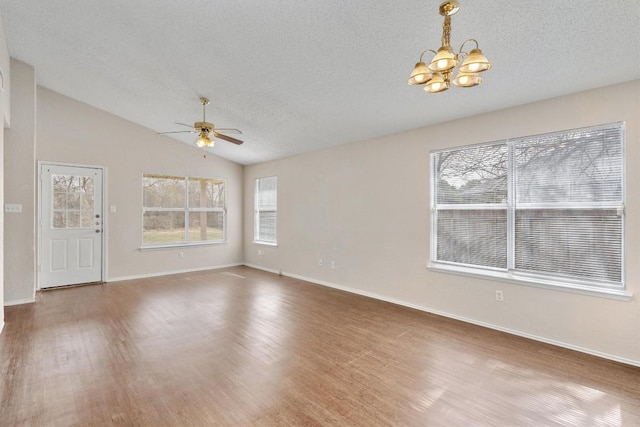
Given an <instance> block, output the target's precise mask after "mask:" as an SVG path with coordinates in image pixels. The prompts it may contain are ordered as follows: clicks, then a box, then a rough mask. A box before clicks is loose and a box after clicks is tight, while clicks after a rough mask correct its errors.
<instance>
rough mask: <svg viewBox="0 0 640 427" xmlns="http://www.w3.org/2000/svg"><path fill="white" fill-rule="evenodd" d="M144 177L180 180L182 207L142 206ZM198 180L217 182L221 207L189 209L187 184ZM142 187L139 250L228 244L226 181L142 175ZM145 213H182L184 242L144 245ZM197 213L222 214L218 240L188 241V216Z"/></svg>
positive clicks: (153, 174) (165, 175) (152, 174)
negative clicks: (221, 195)
mask: <svg viewBox="0 0 640 427" xmlns="http://www.w3.org/2000/svg"><path fill="white" fill-rule="evenodd" d="M145 177H157V178H169V179H182V180H183V181H184V192H185V194H184V202H183V203H184V204H183V206H182V207H172V208H167V207H146V206H144V179H145ZM200 180H207V181H208V180H213V181H219V182H220V183H222V186H223V200H224V203H223V207H212V208H202V207H190V206H189V182H193V181H196V182H198V181H200ZM141 183H142V184H143V187H142V190H143V191H142V203H141V205H142V214H141V217H140V218H141V229H142V233H141V239H142V242H141V245H140V250H143V251H144V250H154V249H164V248H179V247H191V246H210V245H220V244H226V243H228V240H227V180H225V179H221V178H208V177H207V178H205V177H201V176H197V177H196V176H186V175H185V176H178V175H168V174H159V173H146V172H145V173H143V174H142V177H141ZM146 212H180V213H184V238H185V239H184V240H183V241H176V242H169V243H151V244H145V243H144V215H145V213H146ZM197 212H220V213H222V238H220V239H210V240H195V241H192V240H190V236H189V214H191V213H197Z"/></svg>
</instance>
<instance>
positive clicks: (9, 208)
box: [4, 203, 22, 213]
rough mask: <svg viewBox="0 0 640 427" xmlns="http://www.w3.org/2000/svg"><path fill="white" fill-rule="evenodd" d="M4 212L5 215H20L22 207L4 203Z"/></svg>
mask: <svg viewBox="0 0 640 427" xmlns="http://www.w3.org/2000/svg"><path fill="white" fill-rule="evenodd" d="M4 211H5V212H7V213H22V205H21V204H19V203H5V205H4Z"/></svg>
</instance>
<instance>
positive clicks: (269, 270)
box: [243, 262, 293, 277]
mask: <svg viewBox="0 0 640 427" xmlns="http://www.w3.org/2000/svg"><path fill="white" fill-rule="evenodd" d="M243 265H245V266H247V267H251V268H255V269H256V270H262V271H266V272H268V273H274V274H282V273H281V271H280V270H275V269H273V268H267V267H263V266H261V265H256V264H247V263H246V262H245V263H244V264H243ZM289 277H293V276H289Z"/></svg>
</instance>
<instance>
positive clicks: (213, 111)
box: [0, 0, 640, 164]
mask: <svg viewBox="0 0 640 427" xmlns="http://www.w3.org/2000/svg"><path fill="white" fill-rule="evenodd" d="M460 3H461V8H460V11H459V12H458V13H457V14H456V15H454V16H453V17H452V31H451V39H452V46H453V47H454V49H456V50H457V49H458V48H459V46H460V44H461V43H462V42H463V41H464V40H466V39H468V38H475V39H477V40H478V42H479V44H480V47H481V48H482V50H483V52H484V53H485V55H486V56H487V57H488V58H489V60H490V61H491V62H492V64H493V68H492V69H491V70H489V71H488V72H486V73H485V75H484V83H483V84H482V85H480V86H478V87H475V88H469V89H461V88H452V89H451V90H449V91H448V92H445V93H440V94H428V93H425V92H424V91H422V90H421V89H422V88H421V87H412V86H408V85H407V83H406V80H407V78H408V76H409V73H410V72H411V70H412V68H413V65H414V64H415V63H416V62H417V60H418V57H419V55H420V53H421V52H422V51H423V50H425V49H437V48H438V47H439V46H440V38H441V32H442V21H443V18H442V17H441V16H440V15H439V14H438V6H439V4H440V1H439V0H435V1H434V0H428V1H427V0H396V1H388V2H387V1H385V2H382V1H380V2H372V1H370V0H321V1H317V0H314V1H310V0H276V1H264V0H260V1H259V0H243V1H220V0H217V1H216V0H213V1H212V0H192V1H188V2H186V1H182V2H181V1H175V0H153V1H150V0H136V1H124V0H82V1H64V0H47V1H42V0H0V13H1V14H2V18H3V21H4V26H5V32H6V34H7V41H8V45H9V51H10V54H11V56H12V57H14V58H16V59H19V60H21V61H24V62H27V63H29V64H31V65H33V66H34V67H35V69H36V76H37V80H38V84H40V85H42V86H45V87H48V88H50V89H52V90H55V91H57V92H60V93H62V94H64V95H67V96H69V97H71V98H74V99H77V100H79V101H82V102H85V103H87V104H90V105H93V106H95V107H98V108H100V109H103V110H106V111H108V112H110V113H113V114H115V115H117V116H120V117H122V118H124V119H127V120H130V121H132V122H135V123H138V124H140V125H143V126H145V127H147V128H149V129H152V130H154V131H157V132H161V131H170V130H176V127H177V126H176V125H175V124H174V122H186V123H193V122H194V121H196V120H198V119H199V118H200V117H201V106H200V104H199V101H198V98H199V97H200V96H207V97H209V98H210V99H211V105H210V106H209V108H208V111H207V113H208V117H207V118H208V119H211V121H213V122H214V123H215V124H216V126H219V127H232V128H239V129H242V130H243V135H242V139H244V141H245V143H244V145H242V146H235V145H233V144H229V143H227V142H224V141H220V142H219V143H217V144H216V146H215V147H214V148H213V149H212V152H213V153H215V154H217V155H219V156H221V157H224V158H227V159H230V160H232V161H235V162H238V163H241V164H252V163H257V162H262V161H266V160H271V159H276V158H281V157H286V156H291V155H294V154H298V153H302V152H305V151H311V150H317V149H321V148H323V147H329V146H332V145H337V144H343V143H347V142H351V141H357V140H365V139H368V138H372V137H376V136H382V135H388V134H393V133H396V132H401V131H404V130H408V129H414V128H418V127H422V126H427V125H430V124H434V123H439V122H444V121H448V120H452V119H456V118H461V117H466V116H471V115H475V114H478V113H482V112H486V111H492V110H498V109H502V108H507V107H511V106H514V105H519V104H524V103H529V102H533V101H537V100H541V99H546V98H551V97H555V96H560V95H564V94H568V93H572V92H578V91H582V90H586V89H590V88H595V87H600V86H606V85H609V84H615V83H619V82H623V81H627V80H633V79H638V78H640V2H638V1H637V0H619V1H615V2H611V1H602V0H574V1H570V2H560V1H556V0H536V1H533V0H532V1H523V2H517V1H512V0H511V1H507V0H466V1H465V0H460ZM630 96H634V95H633V94H630ZM635 96H638V94H635ZM176 138H179V139H180V140H181V141H183V142H185V143H189V144H193V141H194V139H193V136H191V135H189V134H187V135H185V136H181V135H178V136H176ZM131 143H132V144H135V141H132V142H131Z"/></svg>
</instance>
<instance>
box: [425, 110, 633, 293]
mask: <svg viewBox="0 0 640 427" xmlns="http://www.w3.org/2000/svg"><path fill="white" fill-rule="evenodd" d="M612 128H618V129H619V132H620V138H621V141H620V144H621V183H620V185H621V200H620V202H619V203H617V202H615V203H614V202H610V203H605V202H593V203H585V202H567V203H566V204H558V203H555V204H552V203H517V202H516V200H515V186H516V183H515V179H516V173H515V161H514V154H513V153H514V151H515V148H514V147H515V146H516V145H517V143H518V141H522V140H523V139H532V138H536V137H544V136H549V135H554V134H562V133H570V132H575V131H589V130H600V129H612ZM498 144H506V146H507V150H508V168H507V201H506V209H507V223H506V228H507V243H506V244H507V267H506V268H504V269H503V268H492V267H487V266H478V265H471V264H461V263H456V262H450V261H442V260H437V256H438V253H437V250H438V246H437V244H438V242H437V239H438V228H437V227H438V210H442V209H443V207H444V208H451V207H452V205H451V204H438V203H437V200H436V197H437V194H436V186H437V182H438V176H437V172H438V171H437V167H436V162H437V155H438V154H439V153H443V152H449V151H456V150H462V149H469V148H473V147H483V146H491V145H498ZM625 145H626V138H625V123H624V122H614V123H607V124H603V125H598V126H590V127H585V128H578V129H567V130H561V131H556V132H548V133H545V134H539V135H532V136H525V137H517V138H508V139H504V140H498V141H492V142H486V143H480V144H471V145H465V146H457V147H451V148H443V149H438V150H432V151H430V153H429V157H430V168H431V170H430V174H429V178H430V186H429V191H430V194H429V200H430V256H429V261H428V264H427V268H428V269H429V270H432V271H438V272H446V273H452V274H459V275H463V276H469V277H477V278H484V279H493V280H496V281H502V282H508V283H513V284H519V285H527V286H534V287H540V288H546V289H554V290H561V291H568V292H573V293H580V294H587V295H594V296H603V297H607V298H612V299H619V300H625V301H628V300H629V299H631V294H630V293H629V292H628V289H627V284H626V267H625V265H626V262H625V246H626V239H625V227H626V214H625V206H626V191H625V185H626V179H625V178H626V173H625V165H626V158H625ZM462 206H464V207H463V208H462V209H471V208H473V207H474V206H475V207H480V208H487V206H488V204H478V205H473V204H468V205H464V204H462ZM453 207H454V208H458V209H460V205H458V206H456V205H453ZM491 208H493V209H503V208H504V204H497V203H496V204H495V205H494V206H492V207H491ZM491 208H489V209H491ZM565 208H569V209H572V210H579V209H586V210H595V209H616V210H617V212H618V215H620V216H621V236H620V245H621V247H620V251H621V252H620V257H621V259H620V261H621V268H620V270H621V271H620V274H621V279H620V283H614V282H609V281H604V280H602V281H598V280H587V279H584V280H583V279H577V278H571V277H565V276H561V275H553V274H542V273H536V272H529V271H523V270H519V269H516V267H515V255H516V249H515V247H516V231H515V219H516V213H517V212H518V211H522V210H524V209H543V210H546V211H550V210H554V209H565Z"/></svg>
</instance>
